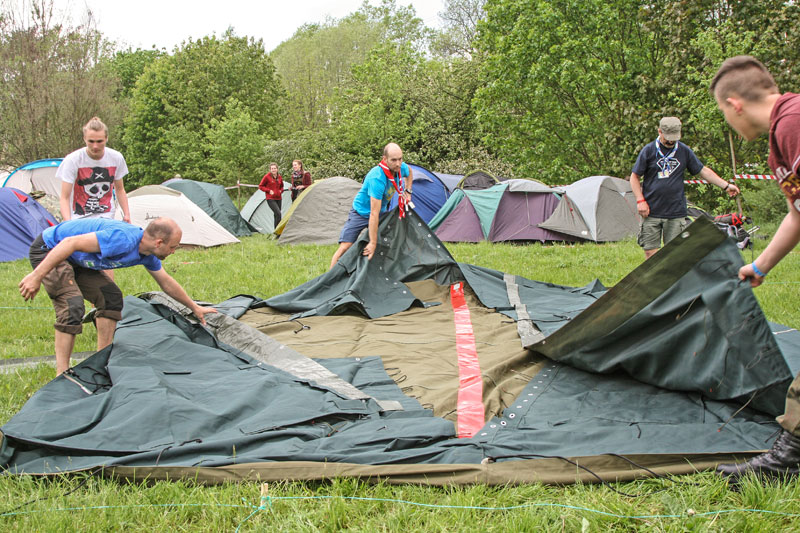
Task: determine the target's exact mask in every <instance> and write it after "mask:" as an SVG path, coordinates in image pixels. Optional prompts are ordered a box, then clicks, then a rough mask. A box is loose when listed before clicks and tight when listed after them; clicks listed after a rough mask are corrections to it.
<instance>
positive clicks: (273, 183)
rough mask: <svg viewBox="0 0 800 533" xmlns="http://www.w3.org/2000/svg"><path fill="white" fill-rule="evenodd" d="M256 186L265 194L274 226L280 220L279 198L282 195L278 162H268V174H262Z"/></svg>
mask: <svg viewBox="0 0 800 533" xmlns="http://www.w3.org/2000/svg"><path fill="white" fill-rule="evenodd" d="M258 188H259V189H260V190H262V191H264V193H265V194H266V195H267V205H268V206H269V208H270V209H272V213H273V214H274V215H275V227H278V224H279V223H280V221H281V198H282V195H283V176H281V175H280V174H278V164H277V163H270V164H269V174H264V177H263V178H261V183H259V184H258Z"/></svg>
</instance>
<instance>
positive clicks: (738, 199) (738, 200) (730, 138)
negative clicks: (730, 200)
mask: <svg viewBox="0 0 800 533" xmlns="http://www.w3.org/2000/svg"><path fill="white" fill-rule="evenodd" d="M728 144H729V145H730V147H731V168H733V176H734V178H733V179H736V154H735V153H734V151H733V132H732V131H731V130H730V129H728ZM736 207H737V208H738V209H739V217H740V218H741V216H742V195H741V194H739V195H737V196H736Z"/></svg>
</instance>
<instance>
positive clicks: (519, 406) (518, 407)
mask: <svg viewBox="0 0 800 533" xmlns="http://www.w3.org/2000/svg"><path fill="white" fill-rule="evenodd" d="M357 360H358V359H356V361H357ZM517 409H522V406H521V405H518V406H517Z"/></svg>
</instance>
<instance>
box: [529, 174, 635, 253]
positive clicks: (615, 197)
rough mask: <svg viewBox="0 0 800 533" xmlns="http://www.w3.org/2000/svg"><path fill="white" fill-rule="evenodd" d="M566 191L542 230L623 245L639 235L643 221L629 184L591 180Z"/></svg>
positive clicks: (570, 187) (569, 187)
mask: <svg viewBox="0 0 800 533" xmlns="http://www.w3.org/2000/svg"><path fill="white" fill-rule="evenodd" d="M563 189H564V191H565V194H564V197H563V198H562V199H561V202H560V203H559V204H558V207H556V210H555V211H554V212H553V214H552V215H551V216H550V218H548V219H547V220H545V221H544V222H542V223H541V224H539V227H540V228H544V229H549V230H551V231H558V232H560V233H566V234H567V235H574V236H575V237H580V238H582V239H586V240H590V241H595V242H611V241H621V240H623V239H625V238H626V237H629V236H631V235H636V234H637V233H638V232H639V222H640V221H641V219H640V217H639V214H638V213H637V211H636V199H635V198H634V196H633V192H632V191H631V184H630V183H629V182H627V181H625V180H623V179H619V178H612V177H611V176H590V177H588V178H583V179H582V180H578V181H576V182H575V183H573V184H571V185H567V186H566V187H563Z"/></svg>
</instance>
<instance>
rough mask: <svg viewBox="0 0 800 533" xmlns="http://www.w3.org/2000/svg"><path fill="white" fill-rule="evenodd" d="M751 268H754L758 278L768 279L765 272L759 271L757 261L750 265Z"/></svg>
mask: <svg viewBox="0 0 800 533" xmlns="http://www.w3.org/2000/svg"><path fill="white" fill-rule="evenodd" d="M750 266H751V267H752V268H753V272H755V273H756V276H758V277H759V278H766V277H767V275H766V274H764V273H763V272H761V270H759V269H758V267H757V266H756V262H755V261H753V262H752V263H750Z"/></svg>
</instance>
